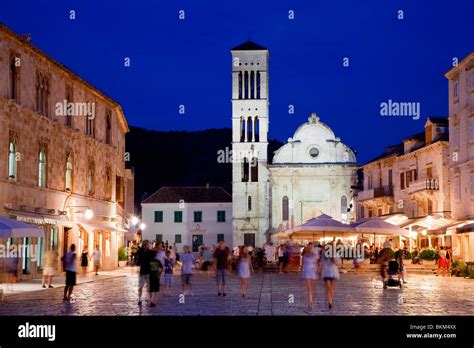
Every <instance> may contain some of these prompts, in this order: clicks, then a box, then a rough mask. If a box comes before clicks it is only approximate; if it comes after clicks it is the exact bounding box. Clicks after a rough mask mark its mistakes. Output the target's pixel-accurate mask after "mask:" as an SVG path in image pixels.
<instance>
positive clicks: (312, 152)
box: [309, 147, 319, 158]
mask: <svg viewBox="0 0 474 348" xmlns="http://www.w3.org/2000/svg"><path fill="white" fill-rule="evenodd" d="M309 155H310V156H311V157H313V158H316V157H318V155H319V150H318V149H317V148H316V147H312V148H311V149H310V150H309Z"/></svg>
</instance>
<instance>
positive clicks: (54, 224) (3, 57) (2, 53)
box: [0, 25, 133, 277]
mask: <svg viewBox="0 0 474 348" xmlns="http://www.w3.org/2000/svg"><path fill="white" fill-rule="evenodd" d="M64 106H65V107H66V108H64ZM127 131H128V125H127V122H126V119H125V116H124V114H123V112H122V109H121V107H120V105H119V104H118V103H117V102H116V101H114V100H113V99H111V98H110V97H108V96H107V95H105V94H104V93H102V92H101V91H99V90H98V89H97V88H95V87H93V86H92V85H90V84H89V83H87V82H86V81H84V80H83V79H82V78H80V77H79V76H77V75H76V74H74V73H73V72H71V71H70V70H68V69H67V68H65V67H64V66H63V65H61V64H60V63H58V62H57V61H55V60H54V59H52V58H51V57H49V56H48V55H46V54H45V53H44V52H42V51H40V50H39V49H38V48H36V47H35V46H34V45H32V44H31V43H30V42H29V40H28V39H26V38H24V37H22V36H20V35H18V34H16V33H14V32H13V31H11V30H10V29H9V28H7V27H6V26H4V25H0V214H4V215H8V216H10V217H12V218H16V219H18V220H21V221H25V222H28V223H33V224H36V225H39V226H41V227H43V228H44V230H45V237H44V238H39V239H31V240H28V239H23V240H15V239H14V240H8V241H6V240H1V239H0V242H2V243H8V244H22V243H26V244H35V245H37V246H38V250H39V252H38V253H39V255H36V260H34V259H35V257H29V258H27V259H25V260H22V262H20V264H19V268H20V273H21V274H22V277H33V276H35V275H36V274H37V272H38V271H39V270H41V263H42V260H41V254H42V253H44V251H45V250H47V249H53V250H54V251H56V252H57V253H58V256H59V257H61V256H62V255H64V253H65V252H66V251H67V249H68V248H69V247H70V245H71V244H73V243H74V244H76V246H77V247H78V252H79V253H80V252H81V251H82V250H83V249H84V248H85V249H87V250H88V251H89V255H90V253H91V252H92V250H93V248H94V246H95V245H98V246H99V249H100V251H101V253H102V268H103V269H113V268H116V267H117V249H118V247H119V246H120V245H122V244H123V243H124V231H125V229H124V227H125V226H126V222H127V221H126V217H127V211H126V210H125V202H126V200H127V199H126V197H125V187H126V186H130V185H127V182H128V183H130V180H131V181H132V182H133V175H131V174H129V175H128V176H126V171H125V161H124V151H125V133H126V132H127ZM132 186H133V185H132ZM132 194H133V190H132ZM132 201H133V199H132ZM128 209H130V208H128ZM58 259H59V258H58ZM59 270H61V265H60V261H59V260H58V271H59Z"/></svg>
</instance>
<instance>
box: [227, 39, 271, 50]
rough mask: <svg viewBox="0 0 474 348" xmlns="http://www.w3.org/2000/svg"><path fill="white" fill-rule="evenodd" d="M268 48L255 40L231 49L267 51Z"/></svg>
mask: <svg viewBox="0 0 474 348" xmlns="http://www.w3.org/2000/svg"><path fill="white" fill-rule="evenodd" d="M266 50H267V49H266V48H265V47H263V46H260V45H259V44H257V43H255V42H253V41H250V40H249V41H247V42H244V43H243V44H241V45H238V46H235V47H234V48H233V49H231V51H266Z"/></svg>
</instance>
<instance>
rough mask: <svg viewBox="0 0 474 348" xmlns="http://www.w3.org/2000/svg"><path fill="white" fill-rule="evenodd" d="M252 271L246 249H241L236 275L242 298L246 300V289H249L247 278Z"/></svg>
mask: <svg viewBox="0 0 474 348" xmlns="http://www.w3.org/2000/svg"><path fill="white" fill-rule="evenodd" d="M251 270H252V262H251V260H250V255H249V252H248V250H247V247H246V246H244V247H242V250H241V251H240V253H239V262H238V265H237V274H238V275H239V277H240V286H241V288H242V297H243V298H246V297H247V296H248V294H247V292H248V287H249V278H250V272H251Z"/></svg>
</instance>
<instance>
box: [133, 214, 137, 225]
mask: <svg viewBox="0 0 474 348" xmlns="http://www.w3.org/2000/svg"><path fill="white" fill-rule="evenodd" d="M137 224H138V218H137V217H136V216H132V225H133V226H136V225H137Z"/></svg>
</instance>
